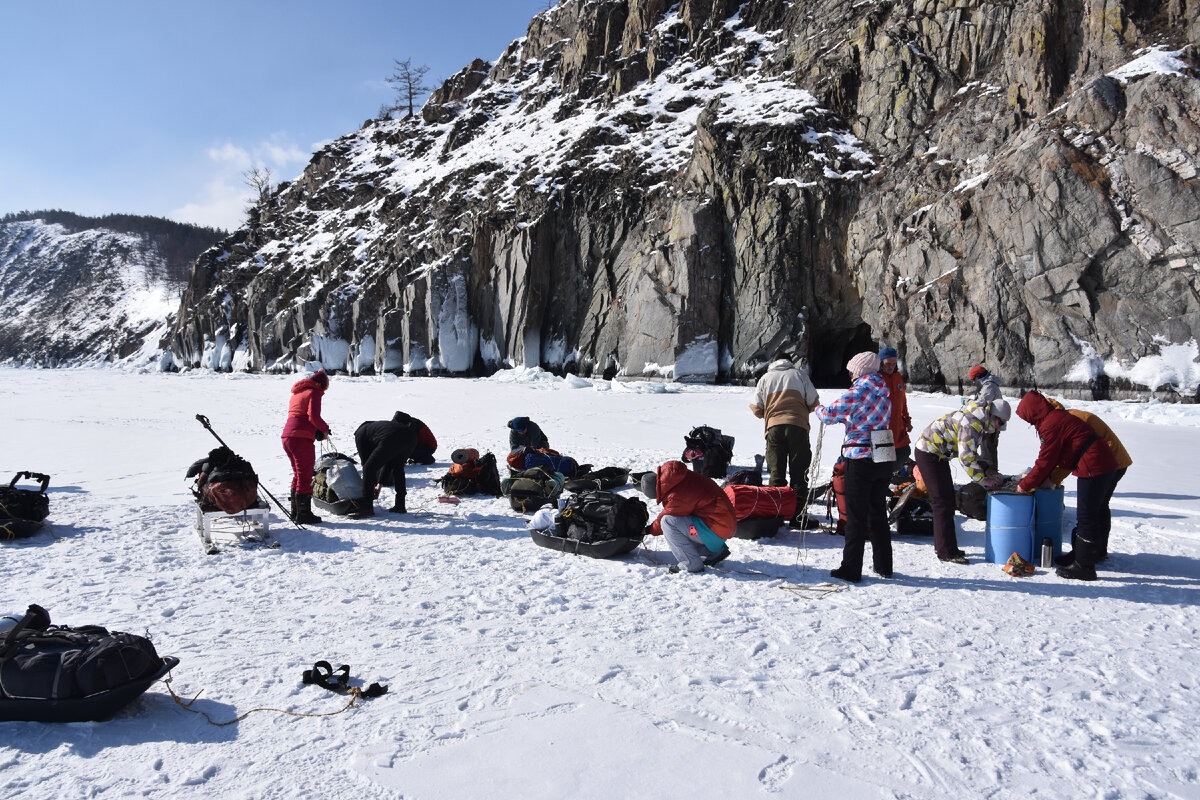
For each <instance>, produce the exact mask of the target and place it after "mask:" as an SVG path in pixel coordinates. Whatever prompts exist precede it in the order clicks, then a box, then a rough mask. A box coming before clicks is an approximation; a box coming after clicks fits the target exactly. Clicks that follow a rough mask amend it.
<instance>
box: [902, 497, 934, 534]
mask: <svg viewBox="0 0 1200 800" xmlns="http://www.w3.org/2000/svg"><path fill="white" fill-rule="evenodd" d="M896 533H898V534H899V535H901V536H932V535H933V506H932V505H931V504H930V502H929V501H928V500H926V499H925V498H923V497H910V498H909V499H908V500H907V501H906V502H905V504H904V507H903V508H901V509H900V513H899V514H898V515H897V516H896Z"/></svg>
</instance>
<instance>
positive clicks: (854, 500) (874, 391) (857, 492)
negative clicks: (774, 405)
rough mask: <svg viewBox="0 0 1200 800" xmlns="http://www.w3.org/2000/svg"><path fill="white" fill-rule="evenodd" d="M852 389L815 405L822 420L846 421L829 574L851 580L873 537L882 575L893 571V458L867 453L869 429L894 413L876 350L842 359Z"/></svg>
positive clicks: (858, 574)
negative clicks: (839, 509)
mask: <svg viewBox="0 0 1200 800" xmlns="http://www.w3.org/2000/svg"><path fill="white" fill-rule="evenodd" d="M846 369H847V370H848V371H849V372H850V377H851V378H852V379H853V381H854V382H853V384H851V386H850V389H849V390H848V391H847V392H846V393H845V394H843V395H842V396H841V397H839V398H838V399H837V400H834V401H833V402H832V403H830V404H829V405H827V406H817V408H816V414H817V418H818V419H820V420H821V422H823V423H825V424H826V425H833V424H842V425H845V426H846V437H845V439H844V440H843V442H842V457H843V458H845V459H846V478H845V480H846V544H845V546H844V547H843V548H842V563H841V566H839V567H838V568H837V569H835V570H833V571H832V572H830V573H829V574H830V575H831V576H833V577H835V578H840V579H841V580H844V581H850V582H851V583H858V582H859V581H860V580H862V563H863V552H864V550H865V549H866V543H867V539H868V538H870V540H871V562H872V566H873V568H874V570H875V572H876V574H878V575H879V576H880V577H883V578H890V577H892V535H891V531H890V530H889V529H888V522H887V493H888V482H889V481H890V479H891V476H892V467H893V462H891V461H887V462H882V463H878V464H877V463H875V462H874V461H873V460H872V459H871V432H872V431H877V430H886V429H887V428H888V424H889V421H890V420H891V415H892V402H891V400H890V399H889V396H888V387H887V383H885V382H884V380H883V378H882V377H881V376H880V375H879V374H878V373H879V356H877V355H876V354H875V353H859V354H858V355H856V356H855V357H854V358H852V359H850V362H849V363H848V364H847V365H846Z"/></svg>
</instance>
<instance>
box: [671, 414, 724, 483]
mask: <svg viewBox="0 0 1200 800" xmlns="http://www.w3.org/2000/svg"><path fill="white" fill-rule="evenodd" d="M733 441H734V439H733V437H732V436H725V435H723V434H722V433H721V431H720V430H719V429H717V428H712V427H709V426H708V425H701V426H699V427H697V428H692V430H691V432H690V433H688V434H687V435H686V436H684V437H683V443H684V445H685V447H684V451H683V456H682V459H683V462H684V463H685V464H691V465H692V470H693V471H695V472H699V473H701V474H703V475H707V476H708V477H710V478H724V477H725V473H726V472H727V471H728V470H729V462H730V461H732V460H733Z"/></svg>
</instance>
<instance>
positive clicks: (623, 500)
mask: <svg viewBox="0 0 1200 800" xmlns="http://www.w3.org/2000/svg"><path fill="white" fill-rule="evenodd" d="M648 519H650V512H649V511H648V510H647V509H646V504H645V503H643V502H642V501H641V500H639V499H637V498H636V497H622V496H621V495H619V494H616V493H614V492H605V491H584V492H579V493H577V494H575V495H572V496H571V498H570V499H569V500H567V505H566V507H565V508H563V510H562V511H560V512H559V514H558V516H556V517H555V518H554V528H552V529H550V530H547V531H536V530H535V531H530V532H529V533H530V536H531V537H532V539H533V541H534V542H536V543H537V544H539V545H541V546H542V547H547V548H550V549H551V550H561V551H563V552H566V553H576V554H579V555H584V556H590V557H592V558H611V557H612V556H617V555H622V554H624V553H628V552H630V551H631V550H633V549H634V548H636V547H637V546H638V545H639V544H641V542H642V537H643V536H644V534H645V528H646V521H647V520H648Z"/></svg>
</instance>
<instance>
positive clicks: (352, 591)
mask: <svg viewBox="0 0 1200 800" xmlns="http://www.w3.org/2000/svg"><path fill="white" fill-rule="evenodd" d="M291 382H292V377H291V376H262V375H254V376H252V375H240V374H239V375H214V374H211V373H203V374H189V375H158V374H135V373H129V372H119V371H112V370H110V371H102V370H70V371H23V370H0V412H2V415H0V418H3V419H4V420H5V434H6V436H7V441H6V444H5V447H4V455H3V463H2V464H0V477H3V478H5V479H7V478H8V476H10V475H11V474H12V473H14V472H16V471H18V470H24V469H31V470H38V471H43V472H48V473H50V474H51V475H52V476H53V481H52V484H51V519H50V521H51V522H52V524H53V529H52V531H50V532H42V533H40V534H38V535H37V536H36V537H34V538H33V539H29V540H24V541H20V542H14V543H5V544H2V545H0V558H2V559H3V576H4V578H3V581H2V583H0V587H2V588H0V612H9V613H12V612H16V613H18V614H19V613H20V612H21V611H23V610H24V608H25V607H26V605H27V604H28V603H30V602H36V603H39V604H41V605H43V606H45V607H46V608H48V609H49V610H50V613H51V615H52V617H53V618H54V619H55V620H56V621H57V622H61V623H64V624H83V623H100V624H105V625H107V626H109V627H111V628H116V629H118V630H128V631H132V632H144V631H148V632H149V633H150V634H151V636H152V637H153V639H154V641H155V643H156V645H157V646H158V648H159V650H160V652H161V653H163V654H170V655H176V656H178V657H179V658H180V659H182V661H181V663H180V665H179V666H178V667H177V668H176V669H175V671H174V678H173V684H172V685H173V687H174V689H175V690H176V691H177V692H178V693H179V694H180V695H182V696H186V697H191V696H194V695H196V694H197V693H202V694H200V698H199V700H198V701H197V702H196V703H195V705H194V706H193V708H194V709H195V710H198V711H203V712H205V713H206V714H208V715H209V716H210V717H212V718H213V719H214V720H217V721H225V720H230V719H233V718H234V717H236V716H237V715H239V714H242V713H244V712H247V711H250V710H251V709H253V708H257V707H269V708H277V709H287V710H290V711H293V712H298V713H322V712H330V711H336V710H338V709H339V708H341V707H342V705H344V703H343V699H342V698H340V697H338V696H335V695H332V694H329V693H327V692H325V691H323V690H321V689H318V688H316V687H312V686H305V685H303V684H302V683H301V680H300V678H301V673H302V672H303V670H305V669H307V668H309V667H311V666H312V664H313V662H314V661H316V660H318V659H327V660H329V661H331V662H332V663H333V664H334V666H337V665H338V664H341V663H347V664H350V665H351V668H352V669H351V673H352V675H353V676H355V678H358V679H361V680H362V681H363V682H364V683H370V682H372V681H380V682H382V683H386V684H388V685H389V686H390V687H391V690H390V691H389V693H388V694H387V695H385V696H383V697H381V698H377V699H373V700H368V701H365V702H363V703H362V705H361V706H360V707H359V708H354V709H350V710H348V711H346V712H345V713H343V714H339V715H335V716H328V717H296V716H285V715H281V714H278V713H273V712H259V713H253V714H250V715H249V716H248V717H246V718H245V719H244V720H243V721H241V722H240V723H237V724H235V725H229V726H226V727H214V726H212V725H210V724H208V722H206V721H205V719H204V718H203V717H202V716H200V715H198V714H193V713H189V712H188V711H186V710H184V709H183V708H181V707H180V706H179V705H177V704H176V703H175V701H173V700H172V698H171V696H170V695H169V694H168V692H167V689H166V687H164V685H163V684H161V683H159V684H155V685H154V686H153V687H152V688H151V689H150V691H149V692H147V693H146V694H145V695H143V696H142V698H141V699H139V700H138V701H137V702H135V703H134V704H132V705H131V706H129V707H128V708H126V709H125V710H124V711H123V712H121V713H120V714H119V715H118V716H117V717H115V718H114V719H112V720H110V721H108V722H104V723H77V724H70V725H51V724H35V723H3V724H0V796H3V797H5V798H15V797H20V798H39V799H42V798H76V797H92V796H102V797H126V796H134V795H139V796H148V797H194V796H198V795H199V796H213V797H223V798H224V797H232V798H239V797H246V798H275V797H279V798H284V797H286V798H294V797H319V798H323V799H324V798H374V797H388V798H398V797H405V798H414V799H415V800H434V798H518V797H519V798H525V799H532V798H567V797H570V798H614V797H621V798H630V797H634V798H657V799H661V798H685V797H686V798H744V797H768V796H780V797H796V798H800V797H804V798H808V797H831V798H964V797H998V798H999V797H1003V798H1008V797H1052V798H1083V797H1098V798H1146V797H1153V798H1163V797H1172V798H1175V797H1178V798H1197V797H1200V776H1198V774H1197V755H1196V753H1197V745H1196V742H1197V739H1196V734H1195V728H1194V727H1193V726H1194V725H1195V724H1196V720H1197V719H1200V688H1198V681H1200V677H1198V673H1200V669H1198V668H1200V658H1198V657H1197V654H1196V653H1197V651H1196V647H1195V640H1196V636H1197V628H1198V627H1200V611H1198V609H1197V599H1198V597H1200V561H1198V559H1200V490H1198V487H1197V482H1196V477H1195V476H1196V464H1195V459H1196V456H1197V454H1200V407H1195V406H1190V407H1179V406H1165V405H1153V404H1152V405H1126V404H1118V403H1088V404H1082V405H1085V406H1086V407H1087V408H1088V409H1089V410H1092V411H1095V412H1097V413H1099V414H1101V415H1102V416H1103V417H1104V418H1105V419H1106V420H1107V421H1108V422H1109V424H1110V425H1111V426H1112V428H1113V429H1114V430H1115V431H1116V432H1117V433H1118V434H1119V435H1120V436H1121V438H1122V439H1123V440H1124V442H1125V444H1126V445H1127V446H1128V449H1129V451H1130V452H1131V454H1132V456H1133V458H1134V460H1135V462H1136V463H1135V465H1134V467H1133V468H1132V469H1131V470H1130V472H1129V474H1128V476H1127V477H1126V478H1125V480H1124V481H1123V482H1122V483H1121V485H1120V487H1119V489H1118V493H1117V496H1116V498H1115V499H1114V502H1113V534H1112V551H1113V556H1112V558H1111V559H1110V560H1109V561H1108V562H1107V563H1106V564H1104V565H1101V569H1100V580H1099V581H1097V582H1096V583H1091V584H1086V583H1077V582H1067V581H1064V580H1061V579H1059V578H1057V577H1056V576H1054V574H1053V573H1052V572H1047V571H1046V570H1039V571H1038V574H1037V575H1035V576H1033V577H1032V578H1026V579H1015V578H1009V577H1008V576H1006V575H1005V574H1004V573H1003V572H1001V570H1000V568H999V566H996V565H992V564H986V563H983V562H982V553H983V536H982V528H983V525H982V523H977V522H970V521H968V522H963V524H962V528H963V533H962V536H961V537H960V543H961V544H962V545H963V546H964V548H965V549H966V550H967V552H968V554H969V556H970V557H971V559H972V563H971V564H970V565H969V566H966V567H962V566H954V565H948V564H942V563H940V562H938V561H937V560H936V559H935V558H934V556H933V552H932V544H931V542H930V540H929V539H927V538H924V539H917V538H914V539H899V540H897V542H896V558H895V562H896V577H895V578H894V579H892V580H888V581H885V580H881V579H878V578H875V577H874V576H872V575H871V574H870V572H869V571H868V573H867V574H868V577H867V578H866V579H865V580H864V582H863V583H862V584H860V585H857V586H853V587H850V588H848V589H846V590H845V591H842V592H839V593H836V594H825V595H822V594H819V593H817V592H814V591H805V590H788V587H796V586H810V585H815V584H820V583H823V582H825V581H827V580H828V579H829V578H828V571H829V569H831V568H832V567H834V566H836V565H837V563H838V560H839V554H840V548H841V539H839V538H836V537H833V536H829V535H826V534H821V533H809V534H808V535H807V536H806V537H804V538H803V539H802V538H801V537H800V536H799V535H798V534H796V533H790V532H789V533H784V534H781V535H780V536H779V537H778V538H776V539H774V540H762V541H759V542H750V541H742V540H734V541H733V542H732V543H731V546H732V548H733V556H732V557H731V558H730V559H729V560H728V561H726V562H725V563H724V564H723V565H722V567H723V568H724V567H727V568H728V569H727V570H725V571H720V572H717V571H709V572H707V573H705V574H703V575H671V574H668V572H667V571H666V568H665V566H663V565H664V564H665V563H666V561H667V557H668V553H667V551H666V550H665V546H664V545H663V543H662V542H661V540H658V539H648V540H647V545H648V547H649V551H648V552H647V551H643V550H639V551H637V552H636V553H635V554H633V555H631V556H629V557H626V558H623V559H619V560H614V561H595V560H590V559H586V558H582V557H577V556H569V555H564V554H561V553H557V552H552V551H549V550H545V549H542V548H539V547H537V546H535V545H534V544H533V542H532V541H531V540H530V539H529V536H528V533H527V531H526V529H525V519H524V518H522V517H519V516H516V515H514V514H513V513H512V512H510V511H509V509H508V504H507V502H506V501H505V500H504V499H498V500H492V499H467V500H464V501H463V502H462V503H461V504H459V505H457V506H451V505H446V504H440V503H438V502H436V499H435V498H436V496H437V490H436V488H435V486H434V484H433V480H434V478H436V477H437V476H439V475H440V474H442V473H443V472H445V470H446V467H447V464H448V456H449V453H450V450H451V449H453V448H455V447H460V446H475V447H479V448H480V449H491V450H493V451H496V452H503V451H504V449H505V448H506V441H507V440H506V435H505V434H506V431H505V428H504V423H505V421H506V420H508V419H509V418H511V417H513V416H517V415H520V414H526V415H529V416H531V417H532V418H534V419H535V420H537V421H538V422H539V423H540V424H541V425H542V427H543V428H544V429H545V430H546V432H547V433H548V435H549V437H550V441H551V444H552V445H553V446H555V447H556V448H558V449H560V450H562V451H563V452H566V453H568V454H570V455H573V456H576V457H578V458H579V459H580V460H581V461H590V462H593V463H595V464H597V465H611V464H615V465H624V466H629V467H632V468H635V469H649V468H651V467H653V466H655V465H657V464H658V463H660V462H662V461H663V460H666V459H668V458H673V457H678V455H679V452H680V450H681V448H682V443H683V438H682V437H683V434H684V433H685V432H686V431H687V430H688V429H689V428H690V427H691V426H693V425H697V424H703V423H707V424H710V425H714V426H718V427H721V428H723V429H724V430H725V432H726V433H730V434H733V435H735V436H736V437H737V444H736V446H735V456H736V459H735V462H736V464H739V465H743V466H744V465H747V464H750V463H751V460H752V456H753V454H754V453H755V452H756V451H759V452H761V446H762V430H761V427H760V423H759V421H758V420H755V419H754V418H753V417H752V416H751V415H750V413H749V411H748V410H747V408H746V405H747V403H748V401H749V398H750V392H751V390H750V389H748V388H734V387H679V386H674V385H670V384H630V385H620V386H614V385H611V384H607V383H601V382H591V381H585V380H579V379H574V380H566V381H564V380H559V379H553V378H549V377H543V376H538V375H537V374H536V373H533V372H523V373H507V374H505V375H502V376H500V378H499V379H491V380H450V379H394V378H387V379H383V380H379V379H369V378H356V379H339V378H336V377H335V378H334V380H333V385H332V387H331V390H330V391H329V393H328V394H327V395H326V397H325V413H326V418H327V419H328V420H329V421H330V424H331V425H332V427H333V431H334V441H335V443H337V444H338V445H340V446H341V448H343V449H346V450H350V451H351V452H352V451H353V439H352V436H351V434H352V432H353V430H354V428H355V427H356V426H357V425H358V423H359V422H361V421H363V420H365V419H386V418H388V417H390V415H391V414H392V413H393V411H395V410H396V409H403V410H405V411H408V412H409V413H411V414H414V415H416V416H418V417H420V418H422V419H424V420H425V421H426V422H428V423H429V425H430V426H431V427H432V428H433V430H434V431H435V433H436V434H437V436H438V439H439V441H440V442H441V447H440V449H439V451H438V454H437V455H438V457H439V461H438V463H437V464H436V465H434V466H431V467H428V468H424V467H413V468H410V471H409V474H410V494H409V503H408V507H409V509H410V510H411V511H412V512H413V513H411V514H409V515H407V516H395V515H390V514H383V515H381V516H379V517H377V518H375V519H371V520H365V521H351V520H346V519H328V518H327V523H326V524H324V525H321V526H316V527H313V528H311V529H309V530H307V531H297V530H295V529H291V528H289V527H288V526H287V525H286V524H284V523H283V522H282V521H281V519H280V518H279V516H278V514H277V515H276V520H275V523H276V529H277V530H278V532H279V535H280V538H281V540H282V547H281V548H280V549H278V550H259V551H227V552H225V553H222V554H220V555H216V556H207V555H205V554H204V553H203V552H202V550H201V548H200V544H199V540H198V538H197V536H196V534H195V532H194V530H193V529H192V527H191V522H192V514H193V511H192V505H191V502H190V495H189V494H188V491H187V488H186V481H185V480H184V477H183V476H184V472H185V470H186V468H187V466H188V465H189V464H190V463H191V462H192V461H193V460H194V459H196V458H198V457H200V456H202V455H204V454H205V453H207V452H208V450H209V449H210V448H211V447H213V446H215V444H216V442H215V441H214V440H213V439H212V438H211V437H210V435H209V434H208V433H207V432H206V431H205V430H204V429H203V428H202V427H201V426H200V425H199V423H197V422H196V421H195V419H194V416H195V414H197V413H203V414H206V415H207V416H208V417H209V418H210V419H211V421H212V424H213V426H214V428H215V429H216V430H217V432H218V433H220V434H221V436H222V437H223V438H224V439H225V440H226V441H227V442H228V443H229V444H230V445H232V446H233V447H234V449H236V450H237V451H239V452H240V453H241V454H242V455H244V456H246V457H247V458H249V459H250V461H251V462H252V463H253V464H254V465H255V467H256V468H257V469H258V471H259V472H260V474H261V475H262V476H263V479H264V482H265V485H266V486H267V488H269V489H270V490H271V491H272V492H274V493H275V495H276V496H279V497H281V498H283V497H285V496H286V494H287V484H288V477H289V470H288V466H287V461H286V459H285V457H284V454H283V451H282V449H281V448H280V444H279V439H278V435H279V430H280V428H281V427H282V424H283V416H284V413H285V408H286V403H287V398H288V389H289V386H290V384H291ZM822 395H823V397H824V398H825V399H827V400H828V399H832V397H833V395H834V392H832V391H829V390H826V391H824V392H822ZM957 402H958V401H957V399H956V398H949V397H944V396H935V395H918V396H914V397H912V398H911V399H910V404H911V407H912V413H913V417H914V419H915V420H916V421H917V423H918V425H924V424H925V423H927V422H929V421H930V420H932V419H933V418H934V417H935V416H936V415H937V414H939V413H942V412H944V411H946V410H949V409H951V408H953V407H954V406H955V405H956V404H957ZM840 439H841V429H840V428H834V429H830V430H829V431H827V433H826V435H825V437H824V442H823V448H822V462H823V464H824V470H823V474H827V473H828V470H829V467H830V465H831V464H832V461H833V459H834V457H835V455H836V451H837V445H838V443H839V442H840ZM1036 448H1037V439H1036V437H1035V435H1034V433H1033V431H1032V430H1031V429H1030V428H1029V427H1028V426H1027V425H1025V424H1024V423H1022V422H1020V421H1017V420H1014V422H1013V423H1012V424H1011V426H1010V430H1009V431H1007V432H1006V433H1005V434H1004V435H1003V437H1002V439H1001V445H1000V454H1001V461H1002V464H1001V466H1002V468H1003V469H1004V470H1005V471H1008V472H1016V471H1019V470H1021V469H1023V468H1025V467H1028V466H1029V464H1030V463H1031V462H1032V459H1033V455H1034V453H1035V452H1036ZM958 474H959V476H961V472H960V473H958ZM1067 486H1068V517H1070V516H1071V515H1072V514H1073V511H1072V509H1073V505H1074V504H1073V490H1074V479H1069V480H1068V484H1067ZM625 491H626V492H632V491H633V490H632V488H629V489H626V490H625ZM382 500H383V501H384V502H388V503H390V500H391V497H390V490H385V491H384V497H383V498H382ZM960 521H961V518H960ZM1067 524H1068V525H1069V524H1070V521H1069V520H1068V523H1067Z"/></svg>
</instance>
